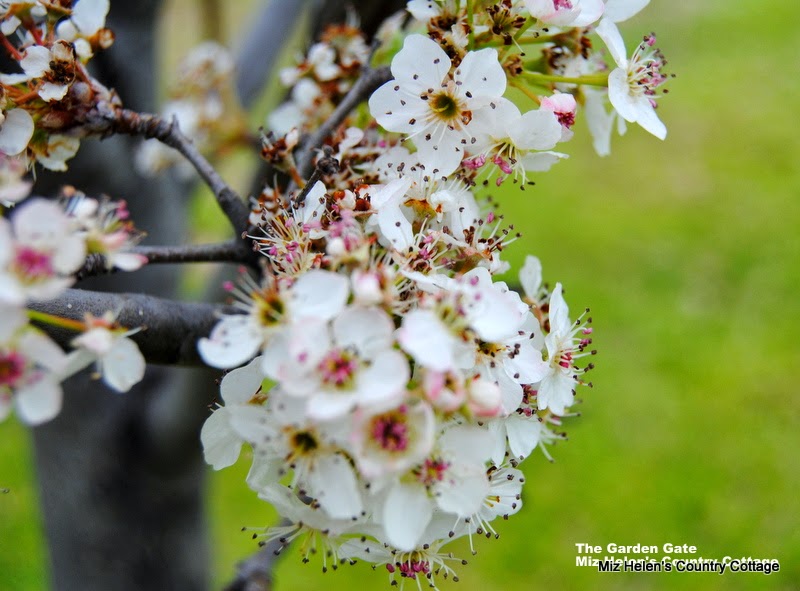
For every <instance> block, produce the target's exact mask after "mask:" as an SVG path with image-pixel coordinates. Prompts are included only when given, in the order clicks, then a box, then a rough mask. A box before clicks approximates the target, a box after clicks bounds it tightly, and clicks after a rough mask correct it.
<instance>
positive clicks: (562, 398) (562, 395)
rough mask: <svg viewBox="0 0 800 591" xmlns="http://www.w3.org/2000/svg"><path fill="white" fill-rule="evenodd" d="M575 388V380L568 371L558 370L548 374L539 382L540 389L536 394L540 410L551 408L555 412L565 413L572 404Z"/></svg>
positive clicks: (557, 413) (558, 413)
mask: <svg viewBox="0 0 800 591" xmlns="http://www.w3.org/2000/svg"><path fill="white" fill-rule="evenodd" d="M574 388H575V380H573V379H572V377H571V376H570V375H569V374H567V373H564V372H561V371H556V372H555V373H554V374H552V375H551V376H548V377H547V378H546V379H544V380H542V383H541V384H539V391H538V393H537V394H536V400H537V401H538V403H539V410H544V409H546V408H549V409H550V410H551V411H552V412H553V414H556V415H559V416H561V415H563V414H564V413H565V412H566V410H567V408H568V407H570V406H572V403H573V401H574V395H573V390H574Z"/></svg>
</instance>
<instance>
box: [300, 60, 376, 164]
mask: <svg viewBox="0 0 800 591" xmlns="http://www.w3.org/2000/svg"><path fill="white" fill-rule="evenodd" d="M391 79H392V73H391V72H390V71H389V68H388V67H387V66H383V67H380V68H372V67H370V66H365V67H364V69H363V70H362V72H361V76H360V77H359V78H358V80H356V83H355V84H353V87H352V88H351V89H350V90H349V91H348V93H347V94H346V95H345V97H344V98H343V99H342V102H341V103H339V104H338V105H337V107H336V109H335V110H334V111H333V113H331V115H330V117H328V119H327V121H325V123H323V124H322V125H321V126H320V128H319V129H318V130H317V131H315V132H314V133H313V134H312V135H311V136H310V137H309V138H308V139H307V140H306V141H305V142H303V145H302V146H301V147H300V153H301V154H302V156H301V158H300V164H299V166H298V167H297V170H298V172H299V173H300V176H301V177H303V178H306V177H308V175H309V174H311V171H312V170H313V163H314V151H315V150H317V149H318V148H319V147H320V146H321V145H322V142H324V141H325V140H326V139H327V137H328V136H329V135H331V134H332V133H333V132H334V131H335V130H336V128H337V127H339V125H341V123H342V121H344V120H345V119H346V118H347V116H348V115H349V114H350V112H351V111H352V110H353V109H355V108H356V107H357V106H358V105H359V104H361V103H362V102H363V101H365V100H366V99H367V98H368V97H369V95H371V94H372V93H373V91H375V90H376V89H377V88H378V87H379V86H381V85H382V84H384V83H386V82H388V81H389V80H391Z"/></svg>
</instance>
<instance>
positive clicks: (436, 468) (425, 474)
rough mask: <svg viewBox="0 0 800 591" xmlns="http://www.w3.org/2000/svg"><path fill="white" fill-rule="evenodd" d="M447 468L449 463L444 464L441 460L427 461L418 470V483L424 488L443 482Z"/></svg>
mask: <svg viewBox="0 0 800 591" xmlns="http://www.w3.org/2000/svg"><path fill="white" fill-rule="evenodd" d="M449 467H450V462H445V461H444V460H441V459H436V460H432V459H427V460H425V463H424V464H422V468H421V469H420V472H419V475H418V478H419V481H420V482H421V483H422V484H424V485H425V486H432V485H434V484H436V483H437V482H441V481H442V480H444V475H445V472H447V469H448V468H449Z"/></svg>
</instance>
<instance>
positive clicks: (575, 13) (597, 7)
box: [524, 0, 605, 27]
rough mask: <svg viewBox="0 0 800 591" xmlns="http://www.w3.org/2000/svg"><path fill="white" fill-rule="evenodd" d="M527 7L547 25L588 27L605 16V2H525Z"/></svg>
mask: <svg viewBox="0 0 800 591" xmlns="http://www.w3.org/2000/svg"><path fill="white" fill-rule="evenodd" d="M524 1H525V7H526V8H527V9H528V11H529V12H530V13H531V16H534V17H536V18H537V19H539V20H540V21H541V22H542V23H544V24H545V25H555V26H557V27H565V26H566V27H586V26H588V25H591V24H592V23H594V22H597V20H599V19H600V17H601V16H602V15H603V11H604V9H605V5H604V4H603V0H524Z"/></svg>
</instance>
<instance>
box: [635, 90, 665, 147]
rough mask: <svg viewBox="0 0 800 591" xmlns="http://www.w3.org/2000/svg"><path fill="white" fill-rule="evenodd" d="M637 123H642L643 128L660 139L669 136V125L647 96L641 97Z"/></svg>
mask: <svg viewBox="0 0 800 591" xmlns="http://www.w3.org/2000/svg"><path fill="white" fill-rule="evenodd" d="M636 123H638V124H639V125H641V126H642V129H644V130H645V131H647V132H650V133H652V134H653V135H654V136H656V137H657V138H658V139H660V140H663V139H665V138H666V137H667V126H666V125H664V123H663V122H662V121H661V119H659V118H658V115H656V110H655V109H654V108H653V106H652V105H651V104H650V101H649V100H648V99H647V97H640V99H639V104H638V113H637V116H636Z"/></svg>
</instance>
